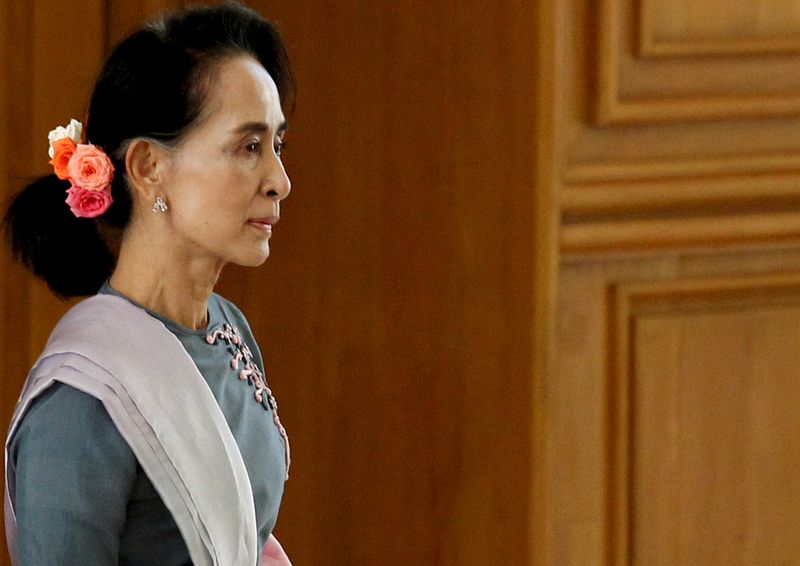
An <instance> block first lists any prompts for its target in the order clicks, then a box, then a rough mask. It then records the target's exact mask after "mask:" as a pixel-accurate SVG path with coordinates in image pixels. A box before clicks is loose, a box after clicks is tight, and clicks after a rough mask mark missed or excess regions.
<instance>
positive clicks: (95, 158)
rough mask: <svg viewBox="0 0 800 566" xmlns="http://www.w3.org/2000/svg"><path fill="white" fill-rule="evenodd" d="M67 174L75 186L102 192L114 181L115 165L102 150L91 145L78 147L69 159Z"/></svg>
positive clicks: (81, 144) (82, 144)
mask: <svg viewBox="0 0 800 566" xmlns="http://www.w3.org/2000/svg"><path fill="white" fill-rule="evenodd" d="M67 172H68V173H69V180H70V181H71V182H72V185H73V186H77V187H82V188H84V189H87V190H90V191H102V190H103V189H105V188H106V187H107V186H108V185H110V184H111V181H112V179H114V165H112V163H111V160H110V159H109V158H108V156H107V155H106V154H105V152H103V150H102V149H100V148H99V147H97V146H95V145H91V144H84V143H79V144H78V145H77V147H76V148H75V152H74V153H73V154H72V157H70V158H69V164H68V165H67ZM109 198H110V195H109Z"/></svg>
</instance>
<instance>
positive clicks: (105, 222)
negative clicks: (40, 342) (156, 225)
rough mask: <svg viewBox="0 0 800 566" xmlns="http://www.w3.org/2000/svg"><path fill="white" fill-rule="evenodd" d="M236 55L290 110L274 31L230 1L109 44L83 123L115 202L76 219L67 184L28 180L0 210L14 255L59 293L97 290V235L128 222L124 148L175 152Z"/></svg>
mask: <svg viewBox="0 0 800 566" xmlns="http://www.w3.org/2000/svg"><path fill="white" fill-rule="evenodd" d="M239 54H249V55H251V56H253V57H254V58H255V59H256V60H258V61H259V62H260V63H261V65H263V67H264V68H265V69H266V71H267V72H268V73H269V75H270V76H271V77H272V79H273V80H274V81H275V84H276V86H277V87H278V93H279V95H280V99H281V104H282V106H283V107H284V109H286V108H287V107H291V105H292V104H293V101H294V78H293V76H292V72H291V69H290V67H289V61H288V58H287V56H286V50H285V48H284V45H283V42H282V41H281V38H280V36H279V34H278V32H277V30H276V28H275V27H274V25H273V24H272V23H270V22H268V21H266V20H264V19H263V18H262V17H261V16H260V15H259V14H258V13H256V12H254V11H253V10H250V9H249V8H246V7H244V6H242V5H241V4H238V3H236V2H232V1H228V2H226V3H225V4H222V5H217V6H204V7H194V8H189V9H186V10H181V11H178V12H173V13H170V14H167V15H166V16H164V17H162V18H161V19H160V20H158V21H155V22H152V23H149V24H146V25H145V26H144V27H142V28H141V29H139V30H137V31H135V32H133V33H132V34H131V35H129V36H128V37H127V38H126V39H124V40H123V41H122V42H121V43H120V44H119V45H117V47H116V48H115V49H114V50H113V51H112V53H111V55H110V56H109V58H108V60H107V61H106V63H105V66H104V67H103V69H102V70H101V72H100V74H99V77H98V79H97V83H96V84H95V87H94V91H93V93H92V98H91V101H90V103H89V111H88V117H87V120H86V125H85V139H86V143H91V144H95V145H97V146H100V147H101V148H102V149H103V150H104V151H105V152H106V153H107V154H108V156H109V157H110V158H111V160H112V162H113V164H114V168H115V171H116V174H115V176H114V182H113V184H112V187H111V191H112V197H113V199H114V202H113V204H112V205H111V207H110V208H109V209H108V210H107V211H106V212H105V214H103V215H102V217H100V218H98V219H89V218H76V217H75V216H73V214H72V213H71V212H70V209H69V207H68V206H67V205H66V204H65V203H64V199H65V198H66V192H65V190H66V189H67V188H68V187H69V185H68V183H69V182H68V181H62V180H60V179H58V177H56V176H55V175H48V176H47V177H43V178H41V179H39V180H37V181H35V182H33V183H31V184H30V185H28V186H27V187H26V188H25V189H23V190H22V192H21V193H19V194H18V195H17V196H16V197H14V199H13V200H12V202H11V204H10V205H9V207H8V210H7V212H6V217H5V225H6V226H5V228H6V233H7V236H8V237H9V240H10V243H11V247H12V251H13V254H14V257H15V258H16V259H18V260H19V261H21V262H22V263H24V264H25V265H26V266H27V267H28V268H29V269H30V270H31V271H32V272H33V273H34V274H36V275H37V276H39V277H41V278H43V279H44V280H45V282H46V283H47V285H48V286H49V287H50V289H51V290H52V291H53V292H54V293H56V294H57V295H59V296H62V297H71V296H82V295H91V294H93V293H95V292H97V290H98V289H99V288H100V286H101V285H102V283H103V281H105V279H106V278H107V277H109V276H110V275H111V272H112V270H113V268H114V263H115V258H114V253H112V250H111V249H110V248H109V244H108V243H107V238H104V237H103V233H107V232H109V228H110V229H111V231H114V230H116V231H117V232H119V231H121V230H122V229H123V228H125V226H126V225H127V224H128V221H129V219H130V213H131V196H130V192H129V189H128V185H127V175H126V174H125V151H126V149H127V147H128V142H129V141H130V140H132V139H134V138H140V137H144V138H151V139H155V140H158V141H159V142H161V143H164V144H166V145H171V146H174V145H177V144H178V143H179V142H180V141H181V139H182V137H183V136H184V135H185V134H186V133H188V132H189V131H190V130H191V129H192V127H193V126H195V125H196V124H197V123H198V121H199V120H201V119H202V116H201V113H202V111H203V108H204V103H205V100H206V97H207V94H208V90H209V88H208V87H209V86H210V84H211V80H212V78H213V71H214V64H215V63H217V62H219V61H220V60H222V59H225V58H227V57H231V56H234V55H239ZM65 122H66V120H65ZM43 135H44V134H43Z"/></svg>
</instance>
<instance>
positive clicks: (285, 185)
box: [265, 155, 292, 201]
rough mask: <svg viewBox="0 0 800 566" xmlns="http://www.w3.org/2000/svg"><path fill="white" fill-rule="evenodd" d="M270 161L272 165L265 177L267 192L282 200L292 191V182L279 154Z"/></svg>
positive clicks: (268, 194)
mask: <svg viewBox="0 0 800 566" xmlns="http://www.w3.org/2000/svg"><path fill="white" fill-rule="evenodd" d="M268 161H269V162H270V165H269V170H268V171H267V175H266V179H265V187H266V194H267V196H268V197H272V198H276V199H278V200H279V201H281V200H283V199H285V198H286V197H288V196H289V193H290V192H291V191H292V182H291V181H290V180H289V176H288V175H287V174H286V168H285V167H284V166H283V162H282V161H281V158H280V157H279V156H277V155H276V156H273V159H270V160H268Z"/></svg>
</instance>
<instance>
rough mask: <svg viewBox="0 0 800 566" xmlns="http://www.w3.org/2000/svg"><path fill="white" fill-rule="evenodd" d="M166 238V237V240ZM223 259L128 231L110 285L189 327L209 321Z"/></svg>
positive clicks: (203, 325) (196, 326)
mask: <svg viewBox="0 0 800 566" xmlns="http://www.w3.org/2000/svg"><path fill="white" fill-rule="evenodd" d="M162 241H163V240H162ZM222 265H223V264H222V263H221V262H220V261H219V260H213V259H210V258H201V257H196V256H194V257H193V256H192V255H191V254H189V253H185V252H183V251H182V250H181V249H180V248H179V247H178V246H175V245H170V246H169V249H159V247H158V245H157V244H156V242H154V241H152V240H151V241H149V242H142V241H139V240H138V239H137V237H136V236H135V235H133V234H129V235H126V238H125V239H124V240H123V242H122V246H121V248H120V254H119V259H118V261H117V266H116V268H115V269H114V273H113V275H112V276H111V280H110V285H111V287H112V288H114V289H115V290H116V291H118V292H120V293H122V294H123V295H125V296H127V297H129V298H131V299H133V300H134V301H136V302H137V303H139V304H140V305H142V306H144V307H146V308H148V309H150V310H152V311H154V312H157V313H159V314H160V315H163V316H165V317H166V318H168V319H170V320H173V321H175V322H177V323H178V324H180V325H182V326H185V327H187V328H194V329H199V328H205V327H206V325H207V324H208V320H207V318H208V299H209V297H210V296H211V293H212V292H213V291H214V285H216V283H217V280H218V279H219V274H220V272H221V271H222Z"/></svg>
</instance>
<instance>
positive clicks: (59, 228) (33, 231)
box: [5, 175, 114, 297]
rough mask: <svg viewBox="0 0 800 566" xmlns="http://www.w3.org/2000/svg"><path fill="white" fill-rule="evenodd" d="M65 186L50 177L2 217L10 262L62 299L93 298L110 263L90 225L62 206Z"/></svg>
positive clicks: (94, 226) (18, 199) (35, 184)
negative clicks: (10, 255)
mask: <svg viewBox="0 0 800 566" xmlns="http://www.w3.org/2000/svg"><path fill="white" fill-rule="evenodd" d="M67 188H69V186H68V183H67V182H65V181H62V180H61V179H59V178H58V177H56V176H55V175H48V176H46V177H42V178H40V179H37V180H36V181H34V182H33V183H31V184H30V185H28V186H27V187H25V189H23V190H22V192H20V193H19V194H17V195H16V196H15V197H14V198H13V200H12V201H11V204H10V205H9V207H8V211H7V212H6V218H5V224H6V235H7V237H8V238H9V240H10V242H11V249H12V253H13V255H14V257H15V258H16V259H17V260H19V261H21V262H22V263H24V264H25V265H26V266H27V267H28V268H29V269H30V270H31V271H32V272H33V273H34V274H35V275H37V276H39V277H41V278H42V279H44V280H45V282H46V283H47V285H48V287H50V289H51V290H52V291H53V292H54V293H55V294H57V295H59V296H61V297H74V296H85V295H92V294H94V293H96V292H97V291H98V289H100V286H101V285H102V284H103V281H105V280H106V278H107V277H108V276H109V275H110V274H111V271H112V269H113V266H114V258H113V256H112V255H111V252H110V251H109V250H108V248H107V247H106V245H105V244H104V243H103V240H102V238H100V236H99V234H98V232H97V224H96V222H95V221H94V220H90V219H85V218H76V217H75V216H74V215H73V214H72V213H71V212H70V209H69V207H68V206H67V205H66V204H64V198H65V194H66V193H65V189H67Z"/></svg>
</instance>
